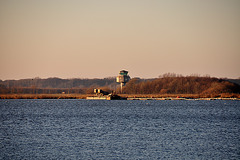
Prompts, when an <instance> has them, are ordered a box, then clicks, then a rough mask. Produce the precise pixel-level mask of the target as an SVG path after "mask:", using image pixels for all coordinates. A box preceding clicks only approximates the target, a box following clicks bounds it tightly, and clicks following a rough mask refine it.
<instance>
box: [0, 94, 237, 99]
mask: <svg viewBox="0 0 240 160" xmlns="http://www.w3.org/2000/svg"><path fill="white" fill-rule="evenodd" d="M94 96H95V95H94V94H0V99H86V98H87V97H94ZM119 96H120V97H123V98H127V99H128V100H218V99H220V100H240V94H234V93H223V94H216V95H213V94H212V95H207V94H206V95H201V94H119Z"/></svg>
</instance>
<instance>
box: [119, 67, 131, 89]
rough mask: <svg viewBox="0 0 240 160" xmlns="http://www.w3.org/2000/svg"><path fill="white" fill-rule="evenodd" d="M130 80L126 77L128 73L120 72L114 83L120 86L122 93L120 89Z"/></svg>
mask: <svg viewBox="0 0 240 160" xmlns="http://www.w3.org/2000/svg"><path fill="white" fill-rule="evenodd" d="M129 80H130V77H129V75H128V71H125V70H121V71H120V72H119V75H118V76H117V78H116V81H117V82H118V83H120V85H121V93H122V87H123V86H125V84H126V83H127V82H128V81H129Z"/></svg>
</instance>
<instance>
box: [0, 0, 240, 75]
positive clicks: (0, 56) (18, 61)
mask: <svg viewBox="0 0 240 160" xmlns="http://www.w3.org/2000/svg"><path fill="white" fill-rule="evenodd" d="M122 69H125V70H128V71H129V75H130V76H131V77H140V78H157V77H158V76H159V75H162V74H164V73H169V72H170V73H176V74H182V75H191V74H199V75H202V76H204V75H210V76H212V77H219V78H224V77H228V78H239V77H240V0H0V79H1V80H7V79H25V78H35V77H40V78H49V77H59V78H105V77H113V76H117V75H118V73H119V71H120V70H122Z"/></svg>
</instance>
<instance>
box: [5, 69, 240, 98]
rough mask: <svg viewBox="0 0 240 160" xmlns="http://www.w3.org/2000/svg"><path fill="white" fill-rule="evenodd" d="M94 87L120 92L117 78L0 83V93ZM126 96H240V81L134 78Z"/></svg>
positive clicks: (81, 90) (170, 76)
mask: <svg viewBox="0 0 240 160" xmlns="http://www.w3.org/2000/svg"><path fill="white" fill-rule="evenodd" d="M94 88H102V89H104V90H106V91H108V92H111V91H116V92H117V93H119V92H120V89H119V84H117V83H116V81H115V77H110V78H104V79H60V78H47V79H41V78H34V79H22V80H5V81H1V80H0V94H56V93H57V94H61V93H66V94H73V93H76V94H91V93H93V89H94ZM123 92H124V93H126V94H221V93H240V79H219V78H212V77H209V76H205V77H201V76H198V75H191V76H182V75H177V74H174V73H167V74H164V75H161V76H159V78H154V79H141V78H132V79H131V80H130V81H129V82H128V83H127V84H126V86H124V88H123Z"/></svg>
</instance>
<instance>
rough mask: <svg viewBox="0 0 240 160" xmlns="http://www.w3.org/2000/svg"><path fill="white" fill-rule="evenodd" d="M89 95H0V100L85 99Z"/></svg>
mask: <svg viewBox="0 0 240 160" xmlns="http://www.w3.org/2000/svg"><path fill="white" fill-rule="evenodd" d="M88 96H92V95H91V94H0V99H86V97H88Z"/></svg>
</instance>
